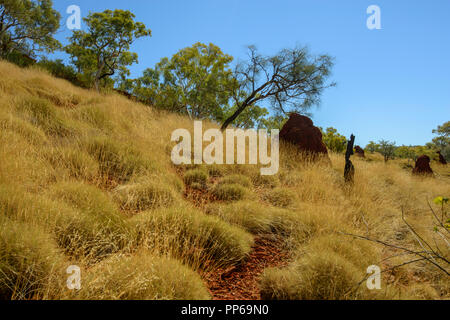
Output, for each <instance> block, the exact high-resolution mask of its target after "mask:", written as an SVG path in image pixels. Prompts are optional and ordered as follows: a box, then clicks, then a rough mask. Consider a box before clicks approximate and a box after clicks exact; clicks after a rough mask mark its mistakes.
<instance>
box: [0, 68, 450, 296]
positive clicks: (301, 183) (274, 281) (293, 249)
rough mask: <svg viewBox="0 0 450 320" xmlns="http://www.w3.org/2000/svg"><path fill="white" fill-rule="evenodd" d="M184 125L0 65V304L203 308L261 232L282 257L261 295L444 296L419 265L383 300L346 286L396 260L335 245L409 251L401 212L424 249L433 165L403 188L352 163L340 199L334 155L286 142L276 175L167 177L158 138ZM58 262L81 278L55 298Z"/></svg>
mask: <svg viewBox="0 0 450 320" xmlns="http://www.w3.org/2000/svg"><path fill="white" fill-rule="evenodd" d="M206 126H210V127H213V126H214V125H213V124H208V125H206ZM192 127H193V125H192V122H191V121H190V120H189V119H187V118H185V117H181V116H177V115H174V114H167V113H162V112H157V111H155V110H153V109H151V108H149V107H146V106H143V105H140V104H137V103H133V102H131V101H130V100H127V99H126V98H124V97H121V96H118V95H116V94H109V95H106V94H104V95H101V94H98V93H95V92H92V91H87V90H83V89H80V88H77V87H74V86H72V85H71V84H69V83H68V82H66V81H63V80H59V79H55V78H53V77H51V76H49V75H48V74H46V73H44V72H42V71H39V70H36V69H20V68H18V67H16V66H14V65H12V64H9V63H5V62H0V299H209V298H211V294H210V292H209V291H208V289H207V285H206V284H205V281H204V279H202V277H203V275H204V273H205V272H214V271H215V270H218V269H219V268H223V267H229V266H233V265H237V264H239V263H241V262H243V261H245V259H246V257H247V256H248V254H249V253H250V251H251V250H252V245H253V243H254V239H255V237H256V236H258V235H261V234H264V235H267V234H271V235H276V236H277V237H278V238H280V239H282V241H283V243H284V245H285V250H288V251H289V254H290V256H291V261H289V264H288V266H287V267H283V268H270V269H266V270H265V272H264V273H263V275H262V277H261V279H260V288H261V294H262V297H263V298H268V299H357V298H359V299H386V298H389V299H390V298H392V299H402V298H417V299H434V298H436V299H439V298H449V297H450V292H449V282H448V277H447V276H446V275H443V274H442V273H441V272H439V270H436V268H433V267H432V266H430V265H428V264H425V263H423V262H420V263H416V264H411V265H406V266H403V267H401V268H398V269H395V270H393V271H390V272H386V273H384V274H383V281H382V290H378V291H377V290H375V291H369V290H368V289H367V288H366V286H365V284H362V285H360V286H358V285H357V284H358V283H359V282H360V281H361V280H362V279H363V278H364V277H365V275H366V269H367V267H368V266H370V265H380V266H381V267H383V268H389V266H392V265H395V264H396V263H397V264H398V263H401V262H402V261H404V260H402V259H405V256H404V255H401V256H398V254H399V253H400V252H396V251H395V250H391V249H389V250H388V249H386V248H384V247H382V246H378V245H376V244H373V243H371V242H365V241H363V240H357V239H353V238H351V237H348V236H344V235H341V234H340V233H339V232H348V233H353V234H361V235H370V237H372V238H377V239H380V240H383V241H390V242H394V243H398V244H399V245H402V246H411V247H414V245H415V243H416V240H415V238H414V235H413V234H412V233H411V232H409V230H408V229H407V228H406V226H405V225H404V223H403V222H402V219H401V208H402V207H403V208H404V211H405V212H406V215H407V218H408V221H409V222H410V223H411V224H413V225H415V226H417V228H418V229H419V231H420V232H421V234H423V235H424V237H426V238H428V239H433V238H436V235H435V233H434V231H433V222H432V217H431V215H430V213H429V211H430V210H429V208H428V204H427V200H432V199H434V198H435V197H437V196H448V195H449V194H450V179H449V178H450V172H449V169H448V167H447V168H445V167H442V166H439V165H437V164H433V168H434V169H435V171H436V172H437V173H438V174H437V176H436V177H435V178H417V177H413V176H411V174H410V170H407V169H404V168H402V165H403V164H402V163H401V162H399V161H392V162H389V163H388V164H385V163H383V162H382V161H379V159H378V158H377V157H376V156H369V159H366V160H363V159H355V160H354V164H355V167H356V176H355V185H354V187H353V188H349V187H347V186H345V184H344V181H343V168H344V159H343V157H342V156H341V155H331V162H332V164H331V166H329V165H327V164H323V163H317V164H311V163H307V162H304V161H302V157H301V155H299V154H297V153H296V151H295V150H294V148H292V147H289V146H282V149H281V158H282V159H281V169H280V172H279V174H278V175H277V176H275V177H261V176H260V175H259V169H258V168H257V167H254V166H183V167H175V166H174V165H172V163H171V161H170V153H171V150H172V148H173V143H171V142H170V135H171V133H172V131H173V130H175V129H178V128H186V129H190V128H192ZM433 206H434V205H433ZM434 209H435V210H437V211H439V207H438V206H434ZM436 241H440V240H439V239H436ZM431 242H433V241H432V240H431ZM440 247H441V248H444V249H446V250H447V252H445V254H447V257H448V246H447V245H446V244H442V243H440ZM393 255H397V257H394V258H392V259H389V260H386V259H387V258H388V257H390V256H393ZM406 258H407V257H406ZM396 260H397V261H396ZM70 265H77V266H80V267H81V270H82V288H81V290H78V291H77V290H75V291H70V290H68V289H67V287H66V279H67V277H68V274H67V273H66V269H67V267H68V266H70Z"/></svg>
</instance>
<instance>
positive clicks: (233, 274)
mask: <svg viewBox="0 0 450 320" xmlns="http://www.w3.org/2000/svg"><path fill="white" fill-rule="evenodd" d="M283 247H284V243H283V240H282V239H280V238H278V237H276V236H274V235H268V236H258V237H257V238H256V239H255V244H254V246H253V248H252V251H251V252H250V254H249V257H248V258H247V259H246V261H244V262H243V263H242V264H240V265H238V266H233V267H230V268H223V269H218V270H217V269H216V270H214V271H212V272H210V273H207V274H204V275H203V278H204V279H205V281H206V284H207V286H208V289H209V291H210V293H211V295H212V297H213V299H214V300H261V294H260V289H259V279H260V276H261V274H262V273H263V271H264V269H265V268H269V267H283V266H286V265H287V264H288V262H289V254H288V252H287V250H283Z"/></svg>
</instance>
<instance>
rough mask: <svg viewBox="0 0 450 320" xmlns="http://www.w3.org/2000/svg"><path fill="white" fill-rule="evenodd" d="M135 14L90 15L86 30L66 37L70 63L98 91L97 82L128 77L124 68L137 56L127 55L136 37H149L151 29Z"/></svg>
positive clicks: (86, 19) (107, 13)
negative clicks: (116, 77) (138, 20)
mask: <svg viewBox="0 0 450 320" xmlns="http://www.w3.org/2000/svg"><path fill="white" fill-rule="evenodd" d="M134 18H135V15H134V14H133V13H131V12H130V11H125V10H114V11H111V10H105V11H104V12H101V13H90V14H89V15H88V16H87V17H86V18H84V19H83V20H84V22H85V24H86V27H87V31H82V30H76V31H74V32H73V35H72V37H70V39H69V40H70V44H69V45H68V46H67V47H66V52H67V53H68V54H69V55H70V56H71V59H72V63H73V64H74V65H75V66H76V67H77V68H78V72H82V73H83V74H84V75H85V76H86V77H87V78H88V79H90V80H91V81H92V82H93V83H94V85H95V87H96V88H97V89H98V88H99V86H100V81H101V80H103V79H105V78H109V77H111V76H113V75H115V74H116V72H118V73H119V75H127V76H128V75H129V70H128V68H127V67H128V66H130V65H132V64H133V63H135V62H137V59H138V55H137V54H136V53H134V52H130V51H129V50H130V46H131V44H132V43H133V41H134V40H135V39H137V38H141V37H145V36H151V30H150V29H147V28H146V26H145V25H144V24H143V23H141V22H136V21H134Z"/></svg>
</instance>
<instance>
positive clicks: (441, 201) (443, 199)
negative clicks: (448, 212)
mask: <svg viewBox="0 0 450 320" xmlns="http://www.w3.org/2000/svg"><path fill="white" fill-rule="evenodd" d="M448 201H449V199H448V198H446V197H442V196H441V197H437V198H435V199H434V200H433V202H434V203H435V204H437V205H440V206H443V205H444V204H446V203H448Z"/></svg>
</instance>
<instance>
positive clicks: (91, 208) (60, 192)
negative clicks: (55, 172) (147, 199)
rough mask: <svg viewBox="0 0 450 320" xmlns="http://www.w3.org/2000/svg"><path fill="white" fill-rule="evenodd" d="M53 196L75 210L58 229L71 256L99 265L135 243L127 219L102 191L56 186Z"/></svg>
mask: <svg viewBox="0 0 450 320" xmlns="http://www.w3.org/2000/svg"><path fill="white" fill-rule="evenodd" d="M50 196H51V197H53V198H54V199H57V200H59V201H62V202H64V203H66V204H67V205H68V206H70V207H71V208H73V209H74V210H75V213H71V214H66V215H63V216H62V217H61V218H60V220H59V221H58V225H57V227H56V228H57V235H58V241H59V243H60V245H61V246H62V247H63V248H65V250H66V253H67V254H68V255H71V256H74V257H78V258H81V257H84V258H86V259H87V260H88V261H92V262H95V261H99V260H101V259H103V258H104V257H106V256H108V255H110V254H112V253H114V252H117V251H119V250H122V249H124V248H127V247H128V246H129V245H131V244H132V243H133V242H134V238H133V232H132V230H131V229H130V228H129V226H128V225H127V224H126V221H125V217H124V216H123V215H122V214H121V213H120V212H119V210H118V208H117V207H116V206H115V205H114V203H113V202H112V201H111V199H110V198H109V197H108V196H107V195H106V194H104V193H103V192H102V191H100V190H99V189H97V188H95V187H92V186H89V185H86V184H83V183H75V182H68V183H61V184H58V185H55V186H53V188H52V190H51V192H50Z"/></svg>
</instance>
